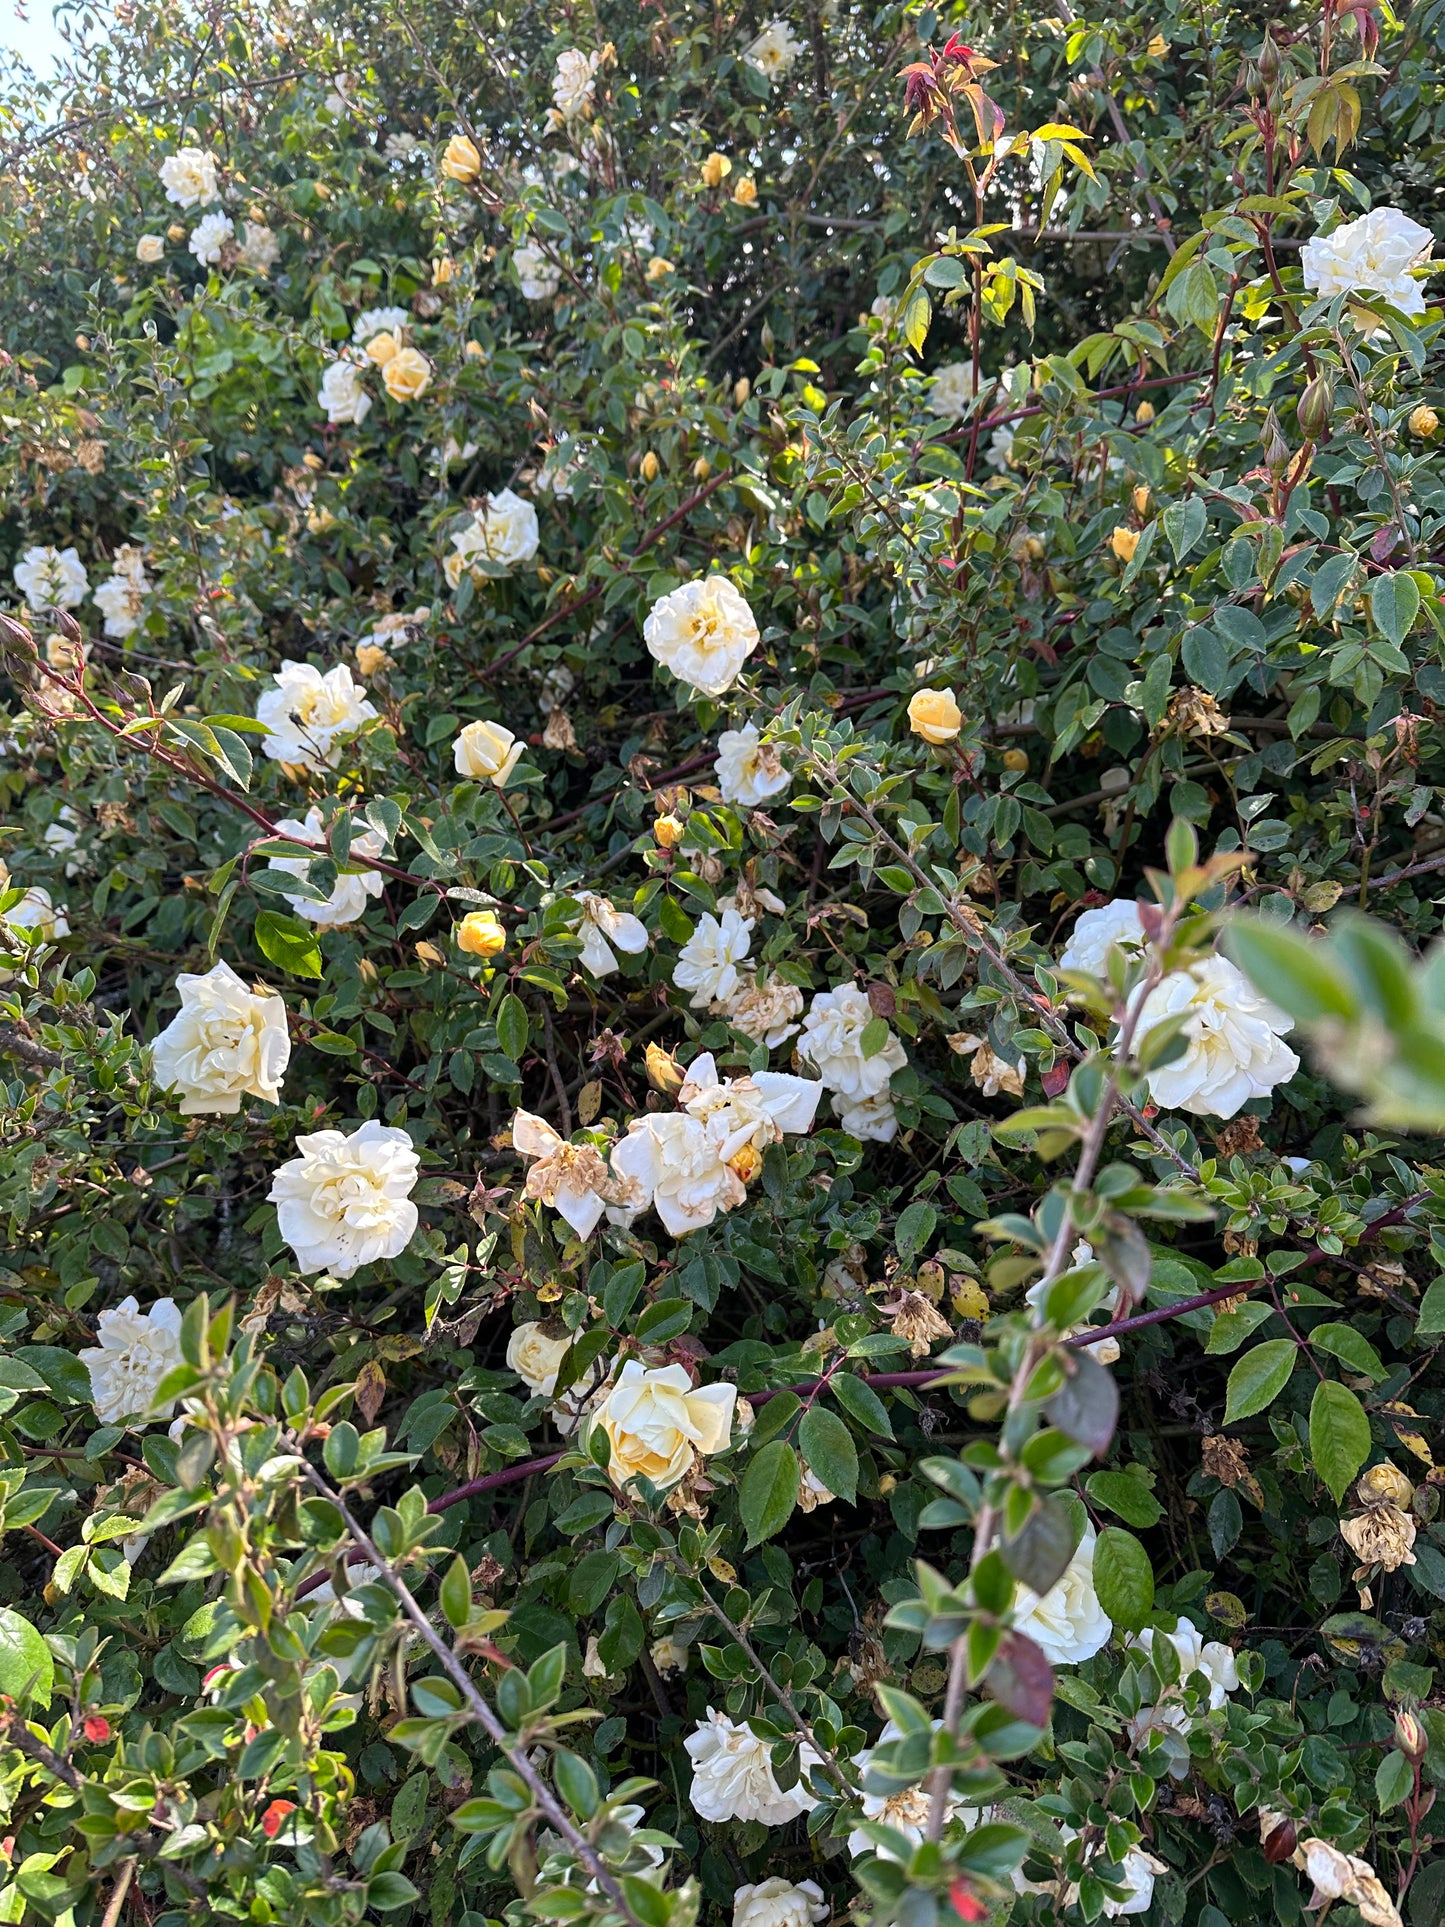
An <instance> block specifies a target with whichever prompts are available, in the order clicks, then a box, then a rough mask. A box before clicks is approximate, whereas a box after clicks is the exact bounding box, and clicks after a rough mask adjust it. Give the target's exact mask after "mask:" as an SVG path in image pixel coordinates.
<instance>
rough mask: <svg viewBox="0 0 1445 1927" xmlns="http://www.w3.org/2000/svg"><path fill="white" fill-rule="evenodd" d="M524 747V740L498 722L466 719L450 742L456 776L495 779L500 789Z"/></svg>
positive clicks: (514, 766) (487, 781)
mask: <svg viewBox="0 0 1445 1927" xmlns="http://www.w3.org/2000/svg"><path fill="white" fill-rule="evenodd" d="M525 748H526V744H525V743H523V742H522V741H521V740H520V739H519V738H518V737H516V736H514V735H513V734H512V732H511V730H510V729H504V728H503V727H502V725H501V724H500V723H488V722H475V723H468V724H467V726H466V728H465V729H464V730H463V731H462V732H461V734H460V735H459V736H458V737H457V739H456V741H455V742H454V743H453V744H452V762H453V763H454V764H455V766H456V772H457V775H458V776H470V777H472V778H474V780H475V781H477V782H479V783H495V784H496V786H497V788H498V789H499V790H500V789H505V788H506V785H507V779H508V778H509V777H510V776H511V774H512V771H513V770H514V769H515V768H516V767H517V764H518V763H519V762H520V761H521V758H522V751H523V750H524V749H525Z"/></svg>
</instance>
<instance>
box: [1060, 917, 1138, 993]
mask: <svg viewBox="0 0 1445 1927" xmlns="http://www.w3.org/2000/svg"><path fill="white" fill-rule="evenodd" d="M1115 944H1117V945H1118V946H1119V948H1120V949H1121V950H1122V951H1123V952H1124V954H1125V956H1126V957H1128V958H1129V960H1130V961H1131V962H1132V961H1134V960H1135V959H1136V958H1138V957H1141V956H1142V955H1143V953H1144V948H1145V943H1144V925H1143V923H1142V922H1141V920H1140V917H1139V906H1138V904H1137V903H1136V902H1135V901H1134V899H1133V898H1132V897H1115V899H1114V901H1113V902H1112V903H1104V904H1100V906H1099V907H1098V909H1097V910H1086V911H1085V912H1084V914H1083V915H1082V916H1081V917H1080V918H1079V920H1078V922H1077V923H1076V924H1075V925H1074V928H1073V930H1072V932H1071V933H1070V936H1069V941H1068V942H1067V943H1066V944H1065V945H1064V947H1063V949H1062V950H1061V951H1060V952H1059V968H1060V969H1061V970H1085V971H1088V972H1089V974H1090V975H1091V976H1094V977H1104V976H1107V974H1108V964H1109V951H1110V949H1111V948H1112V947H1113V946H1114V945H1115Z"/></svg>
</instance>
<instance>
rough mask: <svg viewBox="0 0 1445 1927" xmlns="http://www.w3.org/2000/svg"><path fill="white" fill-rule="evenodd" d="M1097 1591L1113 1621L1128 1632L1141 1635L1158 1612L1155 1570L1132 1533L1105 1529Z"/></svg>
mask: <svg viewBox="0 0 1445 1927" xmlns="http://www.w3.org/2000/svg"><path fill="white" fill-rule="evenodd" d="M1094 1590H1095V1592H1097V1594H1098V1595H1099V1604H1100V1605H1101V1606H1102V1607H1103V1608H1104V1611H1105V1612H1106V1613H1107V1614H1108V1615H1109V1617H1110V1619H1112V1620H1113V1622H1114V1624H1115V1625H1116V1626H1122V1627H1123V1628H1124V1629H1125V1631H1126V1632H1138V1631H1139V1630H1140V1628H1141V1627H1142V1626H1143V1625H1144V1623H1145V1622H1146V1620H1147V1619H1148V1617H1149V1615H1150V1613H1151V1612H1152V1611H1153V1610H1154V1568H1153V1567H1152V1566H1151V1565H1150V1563H1149V1555H1148V1553H1147V1552H1146V1551H1145V1550H1144V1548H1143V1546H1141V1545H1140V1543H1139V1541H1138V1540H1137V1539H1136V1538H1135V1537H1134V1535H1133V1533H1132V1532H1125V1531H1124V1530H1123V1528H1122V1527H1120V1526H1105V1528H1104V1530H1103V1531H1102V1532H1101V1533H1100V1534H1099V1537H1098V1541H1097V1543H1096V1544H1095V1547H1094Z"/></svg>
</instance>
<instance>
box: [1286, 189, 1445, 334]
mask: <svg viewBox="0 0 1445 1927" xmlns="http://www.w3.org/2000/svg"><path fill="white" fill-rule="evenodd" d="M1434 244H1435V237H1434V235H1433V234H1432V233H1431V232H1430V230H1429V228H1427V227H1421V225H1420V223H1419V222H1418V221H1412V220H1411V219H1410V217H1409V216H1408V215H1407V214H1402V213H1401V212H1400V210H1399V208H1397V207H1376V208H1371V210H1370V212H1369V213H1368V214H1362V215H1361V216H1360V218H1359V220H1357V221H1346V222H1345V224H1344V226H1343V227H1337V228H1336V229H1335V231H1334V233H1333V234H1326V235H1319V234H1317V235H1316V236H1315V237H1314V239H1313V240H1311V241H1306V242H1305V244H1304V247H1303V248H1302V249H1301V250H1300V267H1301V268H1302V269H1303V271H1304V282H1305V286H1306V287H1307V288H1308V289H1309V290H1310V292H1311V293H1312V294H1316V295H1318V296H1319V298H1320V300H1321V301H1332V300H1333V299H1334V297H1335V296H1336V295H1339V294H1354V293H1358V294H1380V295H1383V296H1384V297H1385V299H1386V300H1387V301H1388V302H1390V304H1391V305H1392V306H1393V307H1396V308H1398V309H1399V310H1400V312H1401V313H1402V314H1424V312H1425V291H1424V289H1423V288H1422V287H1421V286H1420V283H1419V282H1418V281H1417V280H1415V278H1414V276H1413V275H1412V274H1411V273H1410V270H1411V268H1413V267H1418V266H1419V265H1420V264H1421V263H1422V262H1424V261H1428V260H1429V258H1430V250H1431V248H1432V247H1433V246H1434Z"/></svg>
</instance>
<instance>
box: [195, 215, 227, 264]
mask: <svg viewBox="0 0 1445 1927" xmlns="http://www.w3.org/2000/svg"><path fill="white" fill-rule="evenodd" d="M235 231H236V228H235V223H234V222H233V221H232V219H231V217H230V215H229V214H203V215H202V216H201V218H200V220H199V221H197V223H196V225H195V226H194V227H193V228H192V229H191V241H190V248H191V253H192V254H194V255H195V257H196V259H197V260H198V261H200V262H201V263H203V264H204V265H207V266H214V265H215V263H216V262H217V261H219V260H220V258H221V249H222V248H223V247H224V246H225V245H226V243H227V241H229V240H230V238H231V236H232V235H233V234H234V233H235Z"/></svg>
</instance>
